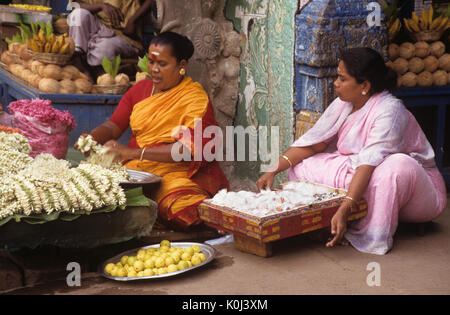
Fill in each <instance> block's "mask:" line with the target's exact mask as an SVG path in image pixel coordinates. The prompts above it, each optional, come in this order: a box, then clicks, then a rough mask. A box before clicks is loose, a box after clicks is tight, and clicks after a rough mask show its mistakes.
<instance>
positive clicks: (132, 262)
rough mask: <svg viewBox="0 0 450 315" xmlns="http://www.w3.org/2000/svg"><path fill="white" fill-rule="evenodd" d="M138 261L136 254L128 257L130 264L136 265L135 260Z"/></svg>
mask: <svg viewBox="0 0 450 315" xmlns="http://www.w3.org/2000/svg"><path fill="white" fill-rule="evenodd" d="M135 261H136V257H135V256H130V257H128V259H127V264H128V265H130V266H134V262H135Z"/></svg>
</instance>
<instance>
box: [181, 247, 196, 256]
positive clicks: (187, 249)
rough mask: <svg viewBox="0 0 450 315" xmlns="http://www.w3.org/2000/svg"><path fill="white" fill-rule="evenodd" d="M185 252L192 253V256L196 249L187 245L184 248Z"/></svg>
mask: <svg viewBox="0 0 450 315" xmlns="http://www.w3.org/2000/svg"><path fill="white" fill-rule="evenodd" d="M183 252H185V253H188V254H190V255H191V256H192V255H194V249H193V248H192V247H186V248H184V249H183Z"/></svg>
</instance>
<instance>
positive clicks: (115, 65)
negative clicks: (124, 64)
mask: <svg viewBox="0 0 450 315" xmlns="http://www.w3.org/2000/svg"><path fill="white" fill-rule="evenodd" d="M120 62H121V58H120V55H118V56H117V57H116V58H114V60H113V62H112V73H111V75H112V77H113V78H115V77H116V75H117V73H118V72H119V67H120Z"/></svg>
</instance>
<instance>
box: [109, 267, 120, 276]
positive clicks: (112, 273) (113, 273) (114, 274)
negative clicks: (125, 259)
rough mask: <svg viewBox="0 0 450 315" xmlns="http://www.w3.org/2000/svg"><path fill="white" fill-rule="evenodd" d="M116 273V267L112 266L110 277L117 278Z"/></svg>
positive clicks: (117, 269)
mask: <svg viewBox="0 0 450 315" xmlns="http://www.w3.org/2000/svg"><path fill="white" fill-rule="evenodd" d="M118 271H119V268H118V267H116V266H114V267H113V268H112V269H111V273H110V275H111V276H113V277H117V272H118Z"/></svg>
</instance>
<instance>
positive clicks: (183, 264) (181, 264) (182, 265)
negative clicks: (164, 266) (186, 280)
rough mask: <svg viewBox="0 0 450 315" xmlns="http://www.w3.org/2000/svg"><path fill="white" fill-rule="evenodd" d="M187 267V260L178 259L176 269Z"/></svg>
mask: <svg viewBox="0 0 450 315" xmlns="http://www.w3.org/2000/svg"><path fill="white" fill-rule="evenodd" d="M187 267H189V265H188V263H187V261H184V260H180V262H179V263H178V265H177V268H178V270H183V269H186V268H187Z"/></svg>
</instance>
